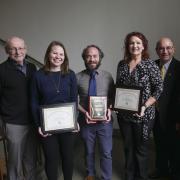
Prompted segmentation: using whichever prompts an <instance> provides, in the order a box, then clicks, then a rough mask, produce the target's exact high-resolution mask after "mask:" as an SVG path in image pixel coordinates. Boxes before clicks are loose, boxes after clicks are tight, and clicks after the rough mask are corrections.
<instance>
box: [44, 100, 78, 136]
mask: <svg viewBox="0 0 180 180" xmlns="http://www.w3.org/2000/svg"><path fill="white" fill-rule="evenodd" d="M76 117H77V116H76V103H62V104H55V105H47V106H41V123H42V124H41V125H42V131H43V132H44V133H51V134H53V133H60V132H65V131H67V132H68V131H69V132H71V131H73V130H76V129H77V119H76Z"/></svg>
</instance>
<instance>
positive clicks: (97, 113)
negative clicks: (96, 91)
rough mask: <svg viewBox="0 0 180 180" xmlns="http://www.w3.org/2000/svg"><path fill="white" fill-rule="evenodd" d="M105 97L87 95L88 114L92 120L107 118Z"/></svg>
mask: <svg viewBox="0 0 180 180" xmlns="http://www.w3.org/2000/svg"><path fill="white" fill-rule="evenodd" d="M106 113H107V97H106V96H89V115H90V116H91V119H92V120H94V121H104V120H105V119H107V117H106Z"/></svg>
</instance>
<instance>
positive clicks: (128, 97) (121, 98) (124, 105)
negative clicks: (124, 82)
mask: <svg viewBox="0 0 180 180" xmlns="http://www.w3.org/2000/svg"><path fill="white" fill-rule="evenodd" d="M141 102H142V88H141V87H136V86H123V87H116V92H115V101H114V109H115V110H117V111H126V112H129V113H139V112H140V108H141Z"/></svg>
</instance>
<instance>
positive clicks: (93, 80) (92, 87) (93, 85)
mask: <svg viewBox="0 0 180 180" xmlns="http://www.w3.org/2000/svg"><path fill="white" fill-rule="evenodd" d="M95 76H96V71H92V72H91V73H90V79H89V89H88V95H89V96H96V78H95Z"/></svg>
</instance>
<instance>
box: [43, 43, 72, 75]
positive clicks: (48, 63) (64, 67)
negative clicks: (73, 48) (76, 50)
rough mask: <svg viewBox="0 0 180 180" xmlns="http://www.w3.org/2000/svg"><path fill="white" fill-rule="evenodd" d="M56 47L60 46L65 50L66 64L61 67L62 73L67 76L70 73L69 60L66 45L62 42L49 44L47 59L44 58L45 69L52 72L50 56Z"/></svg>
mask: <svg viewBox="0 0 180 180" xmlns="http://www.w3.org/2000/svg"><path fill="white" fill-rule="evenodd" d="M54 46H60V47H62V48H63V50H64V56H65V58H64V62H63V63H62V65H61V73H62V74H66V73H68V72H69V59H68V56H67V52H66V49H65V47H64V45H63V44H62V43H61V42H59V41H52V42H51V43H50V44H49V46H48V48H47V50H46V53H45V57H44V64H45V65H44V67H43V69H44V70H45V71H49V70H50V61H49V54H50V52H51V50H52V48H53V47H54Z"/></svg>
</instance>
